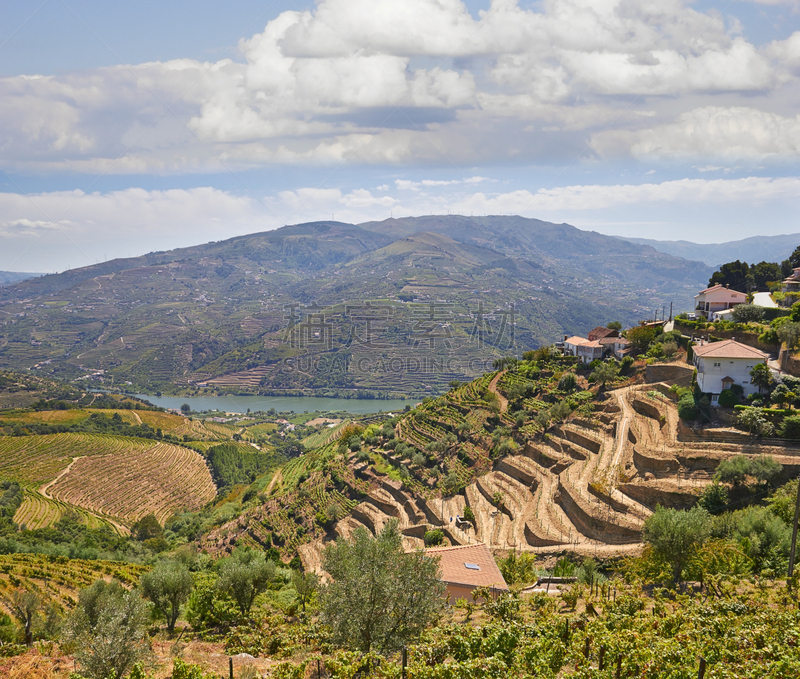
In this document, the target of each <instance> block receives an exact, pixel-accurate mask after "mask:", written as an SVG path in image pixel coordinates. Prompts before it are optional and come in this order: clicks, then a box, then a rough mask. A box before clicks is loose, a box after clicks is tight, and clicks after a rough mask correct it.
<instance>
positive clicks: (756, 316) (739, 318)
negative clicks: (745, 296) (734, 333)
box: [731, 304, 764, 323]
mask: <svg viewBox="0 0 800 679" xmlns="http://www.w3.org/2000/svg"><path fill="white" fill-rule="evenodd" d="M731 317H732V318H733V320H734V322H736V323H758V322H760V321H761V320H762V319H763V318H764V309H763V308H762V307H760V306H756V305H755V304H739V305H737V306H735V307H733V311H732V312H731Z"/></svg>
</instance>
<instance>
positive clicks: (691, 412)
mask: <svg viewBox="0 0 800 679" xmlns="http://www.w3.org/2000/svg"><path fill="white" fill-rule="evenodd" d="M699 414H700V413H699V411H698V410H697V405H696V404H695V402H694V395H692V394H691V393H688V394H684V395H683V396H681V398H680V400H679V401H678V417H680V418H681V419H682V420H689V421H691V420H696V419H697V416H698V415H699Z"/></svg>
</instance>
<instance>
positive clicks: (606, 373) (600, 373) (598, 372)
mask: <svg viewBox="0 0 800 679" xmlns="http://www.w3.org/2000/svg"><path fill="white" fill-rule="evenodd" d="M618 373H619V366H618V365H617V362H616V361H614V360H611V361H605V362H603V363H601V364H600V365H598V366H597V367H596V368H595V369H594V372H592V374H591V375H589V379H591V380H593V381H594V382H597V383H598V384H599V385H600V388H601V389H605V388H606V385H607V384H608V383H609V382H613V381H614V380H615V379H617V374H618Z"/></svg>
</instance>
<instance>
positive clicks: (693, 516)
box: [644, 506, 711, 582]
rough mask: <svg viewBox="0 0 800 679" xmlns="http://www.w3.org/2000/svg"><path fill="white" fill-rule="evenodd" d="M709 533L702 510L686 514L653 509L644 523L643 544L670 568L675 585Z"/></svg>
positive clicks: (708, 525)
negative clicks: (648, 546) (669, 565)
mask: <svg viewBox="0 0 800 679" xmlns="http://www.w3.org/2000/svg"><path fill="white" fill-rule="evenodd" d="M710 532H711V517H710V515H709V513H708V512H707V511H706V510H705V509H703V508H702V507H693V508H692V509H690V510H688V511H680V510H677V509H665V508H664V507H660V506H659V507H657V508H656V511H655V512H654V513H653V514H652V516H650V517H649V518H648V519H647V521H645V523H644V541H645V542H646V543H648V544H649V545H650V546H651V547H652V549H653V553H654V554H655V555H656V556H658V557H661V558H663V559H664V560H665V561H668V562H669V563H670V564H671V565H672V579H673V581H675V582H677V581H678V580H680V577H681V574H682V573H683V571H684V569H685V568H686V566H687V565H688V563H689V561H690V559H691V558H692V556H693V555H694V553H695V549H696V548H697V547H699V546H701V545H702V544H703V543H704V542H705V541H706V540H707V539H708V536H709V534H710Z"/></svg>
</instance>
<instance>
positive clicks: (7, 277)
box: [0, 271, 42, 287]
mask: <svg viewBox="0 0 800 679" xmlns="http://www.w3.org/2000/svg"><path fill="white" fill-rule="evenodd" d="M41 275H42V274H40V273H22V272H20V271H0V287H2V286H3V285H11V284H12V283H18V282H19V281H24V280H27V279H28V278H34V277H36V276H41Z"/></svg>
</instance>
